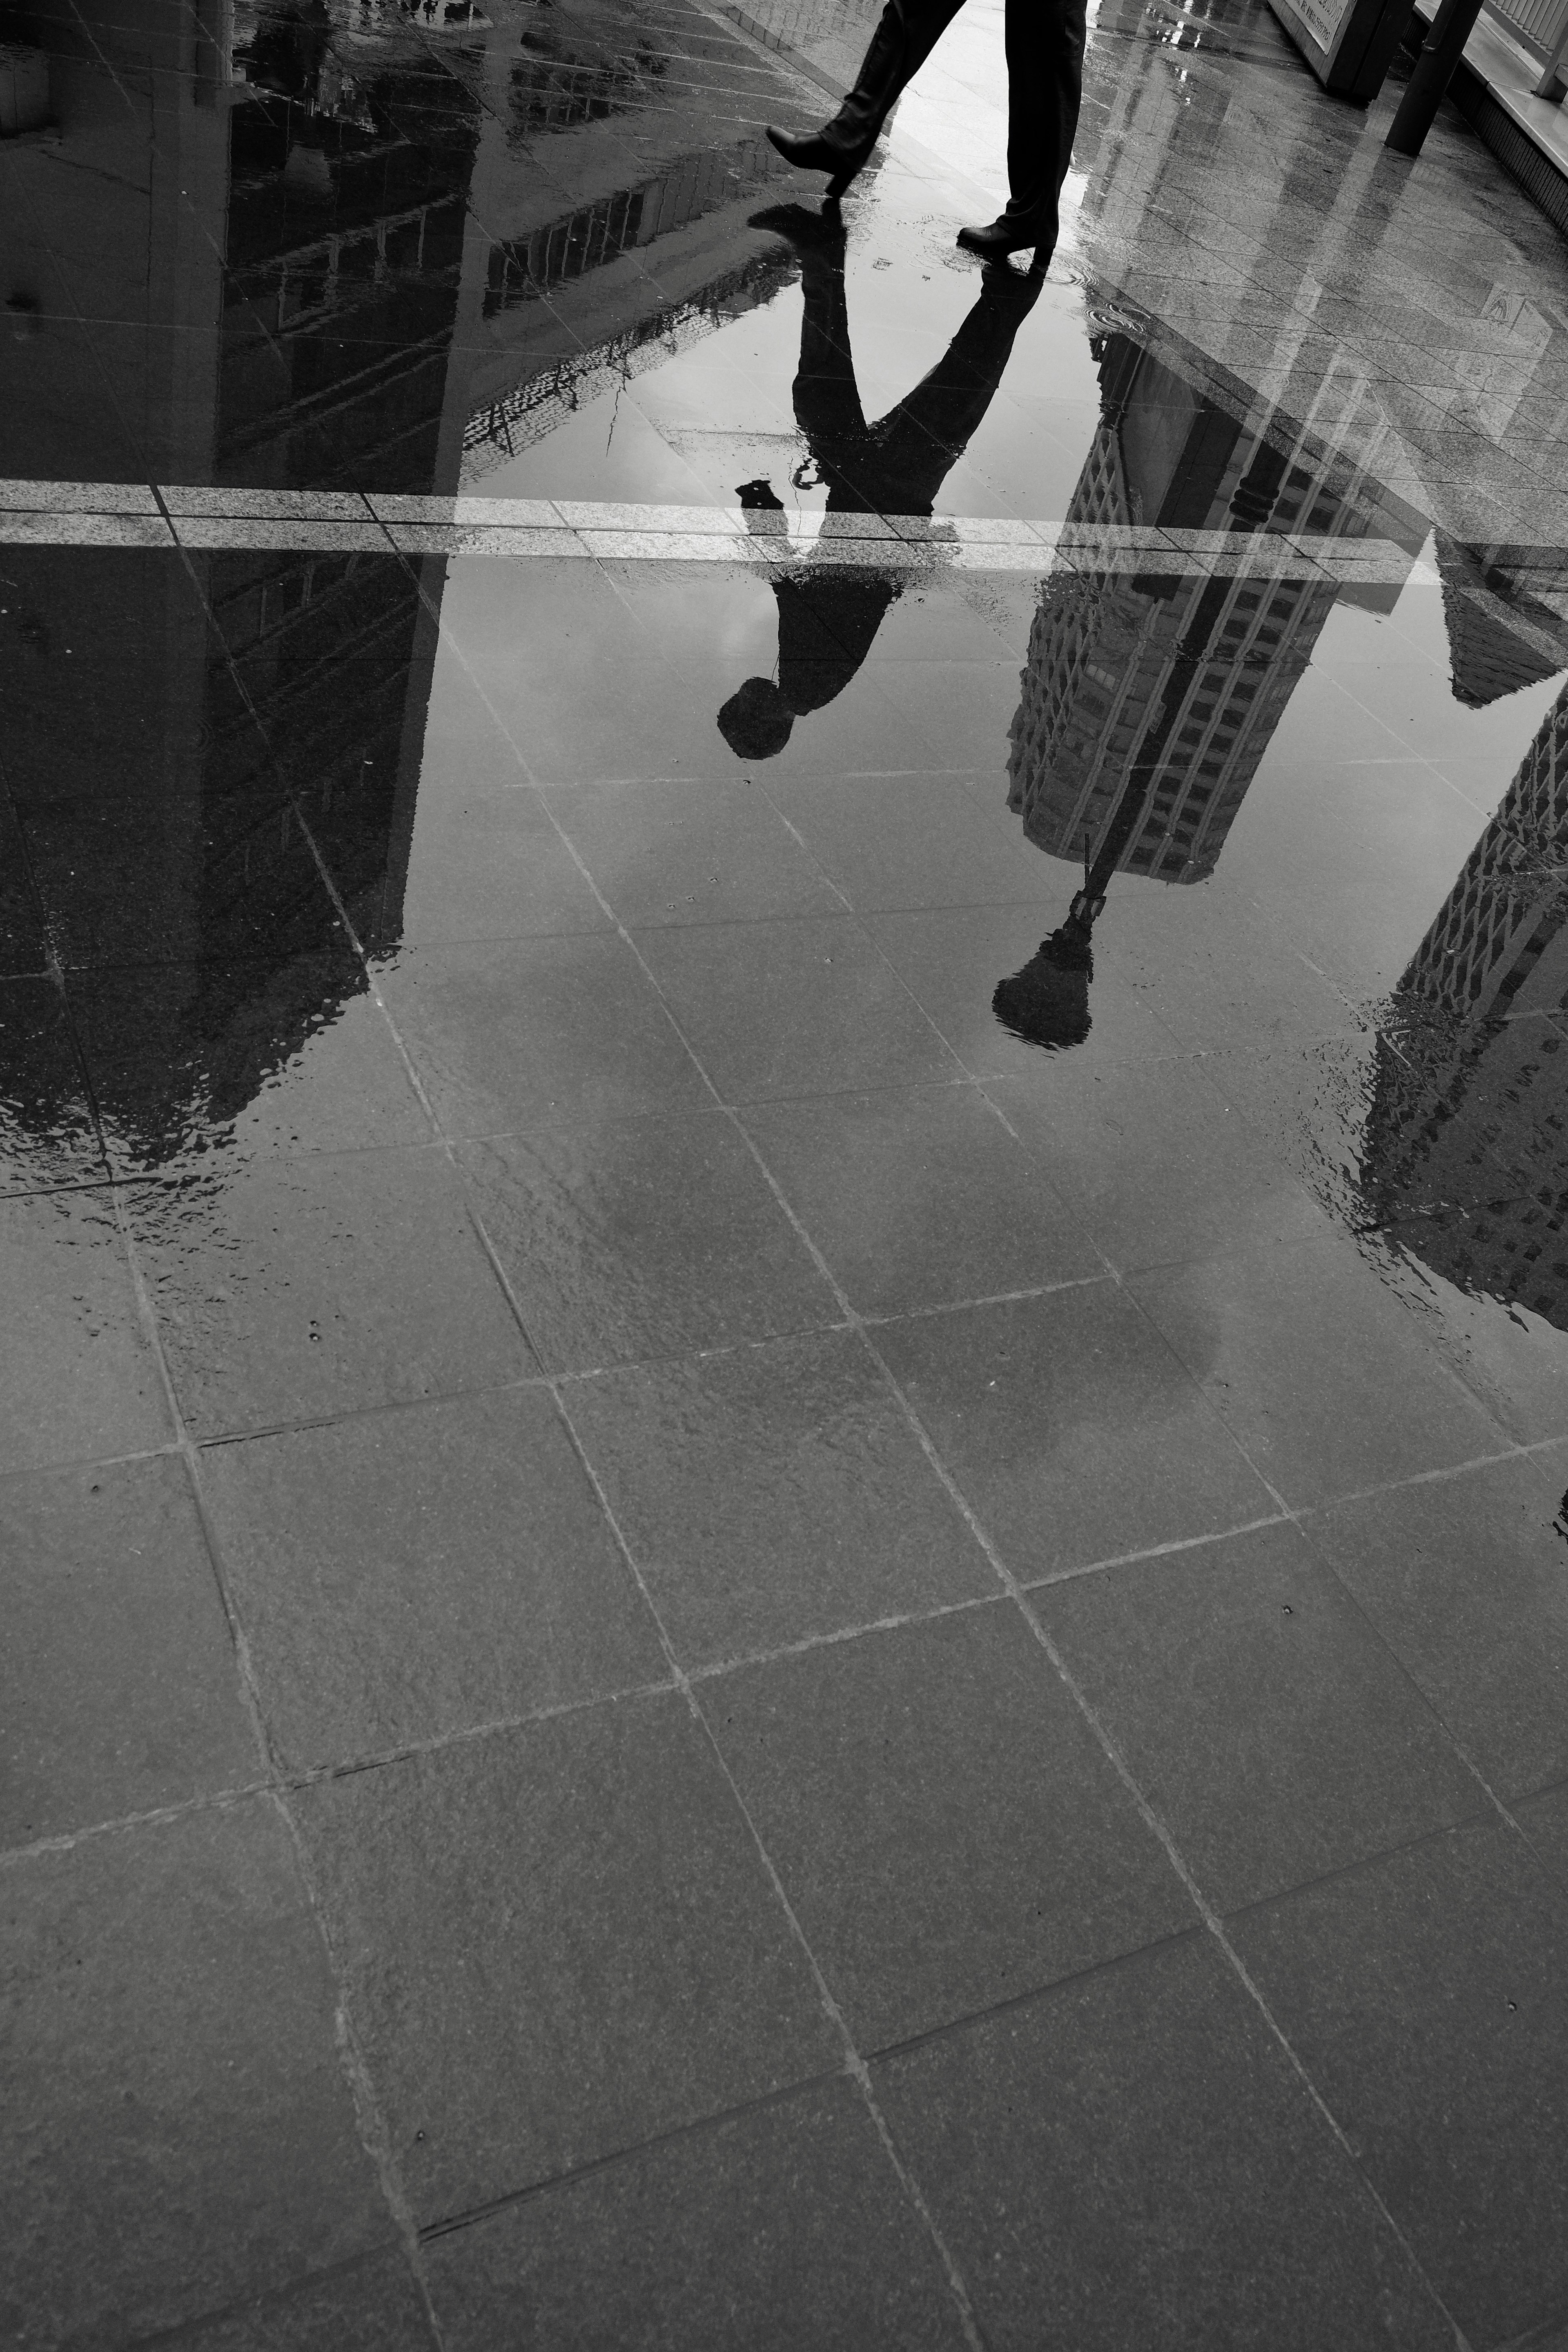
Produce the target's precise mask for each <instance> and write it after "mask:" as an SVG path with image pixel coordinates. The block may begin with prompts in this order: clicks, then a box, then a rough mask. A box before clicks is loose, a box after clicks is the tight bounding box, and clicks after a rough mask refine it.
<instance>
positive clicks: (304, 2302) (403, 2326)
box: [161, 2248, 437, 2352]
mask: <svg viewBox="0 0 1568 2352" xmlns="http://www.w3.org/2000/svg"><path fill="white" fill-rule="evenodd" d="M161 2340H163V2341H167V2342H170V2343H171V2345H172V2346H178V2347H179V2352H435V2347H436V2341H437V2339H436V2336H435V2335H434V2334H433V2332H432V2330H431V2326H430V2315H429V2313H428V2311H427V2310H426V2305H425V2300H424V2296H423V2295H422V2294H421V2292H420V2289H419V2285H418V2283H417V2281H416V2278H415V2276H414V2273H413V2272H412V2271H411V2270H410V2268H409V2266H408V2259H407V2256H406V2255H405V2253H404V2252H403V2251H402V2249H401V2248H396V2249H391V2248H389V2249H388V2250H387V2251H386V2252H383V2253H377V2254H373V2255H371V2256H370V2257H369V2258H368V2259H367V2260H365V2261H363V2262H358V2263H349V2264H346V2265H345V2266H344V2267H343V2268H342V2269H341V2270H335V2271H329V2272H327V2273H325V2275H324V2276H321V2277H316V2278H307V2279H301V2280H300V2282H299V2283H298V2284H296V2285H294V2286H292V2287H289V2288H286V2289H285V2290H284V2291H283V2292H282V2293H281V2294H268V2295H258V2296H257V2297H255V2298H254V2299H253V2300H251V2301H249V2302H247V2303H241V2304H238V2305H235V2306H234V2307H233V2308H232V2309H230V2310H228V2311H225V2312H220V2313H218V2314H217V2315H216V2316H215V2317H213V2318H211V2319H207V2320H205V2321H198V2322H197V2324H196V2325H195V2326H194V2327H189V2328H182V2329H181V2330H180V2332H179V2334H178V2336H174V2337H173V2338H163V2339H161Z"/></svg>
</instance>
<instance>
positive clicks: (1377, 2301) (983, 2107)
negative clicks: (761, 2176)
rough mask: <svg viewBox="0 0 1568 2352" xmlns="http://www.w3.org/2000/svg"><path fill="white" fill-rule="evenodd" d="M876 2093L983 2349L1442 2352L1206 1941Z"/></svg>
mask: <svg viewBox="0 0 1568 2352" xmlns="http://www.w3.org/2000/svg"><path fill="white" fill-rule="evenodd" d="M872 2080H873V2085H874V2087H875V2089H876V2092H877V2095H878V2096H879V2099H880V2100H881V2102H882V2105H883V2107H884V2109H885V2111H886V2113H887V2116H888V2118H889V2122H890V2124H891V2126H892V2129H893V2134H894V2137H895V2139H896V2141H897V2143H898V2146H899V2147H900V2152H901V2153H902V2155H903V2156H904V2158H905V2159H906V2161H907V2162H908V2163H909V2165H910V2168H911V2170H912V2172H913V2174H914V2176H915V2179H917V2180H918V2181H919V2182H920V2184H921V2189H922V2190H923V2192H924V2194H925V2196H926V2198H927V2200H928V2201H929V2203H930V2205H931V2212H932V2215H933V2218H934V2219H935V2221H936V2224H937V2227H938V2228H939V2229H940V2230H941V2231H942V2234H943V2237H944V2238H945V2239H946V2242H947V2243H948V2245H949V2246H950V2247H951V2248H952V2252H953V2254H954V2256H955V2258H956V2260H957V2262H958V2263H959V2266H960V2268H961V2270H962V2272H963V2276H964V2278H965V2280H966V2281H967V2282H968V2284H969V2286H970V2291H971V2293H972V2294H973V2298H974V2305H975V2316H976V2318H977V2320H978V2323H979V2326H980V2328H981V2330H982V2332H983V2336H984V2342H985V2343H986V2344H987V2345H989V2346H994V2347H995V2348H996V2352H1024V2347H1034V2346H1037V2345H1039V2344H1043V2343H1061V2344H1070V2345H1072V2346H1073V2347H1075V2352H1125V2347H1127V2346H1129V2345H1131V2344H1154V2343H1158V2344H1160V2345H1162V2346H1166V2347H1173V2352H1174V2347H1188V2346H1190V2347H1193V2352H1200V2348H1201V2347H1208V2346H1210V2345H1215V2344H1225V2345H1227V2346H1247V2347H1256V2352H1264V2347H1268V2352H1283V2347H1290V2348H1291V2352H1317V2348H1318V2347H1320V2346H1321V2345H1323V2344H1325V2343H1332V2344H1335V2345H1339V2346H1346V2347H1352V2346H1353V2347H1357V2352H1374V2347H1376V2352H1382V2347H1386V2346H1393V2345H1397V2346H1398V2347H1400V2352H1438V2347H1440V2346H1447V2345H1448V2344H1450V2343H1451V2342H1452V2340H1453V2331H1452V2329H1451V2328H1450V2327H1449V2326H1447V2324H1446V2323H1445V2321H1444V2319H1443V2316H1442V2314H1441V2312H1440V2310H1439V2309H1438V2308H1437V2306H1436V2304H1435V2303H1434V2301H1433V2300H1432V2298H1431V2297H1430V2296H1429V2294H1427V2292H1426V2289H1425V2287H1424V2286H1423V2284H1422V2282H1421V2280H1420V2278H1419V2275H1418V2274H1417V2273H1416V2272H1415V2269H1414V2267H1413V2265H1412V2264H1411V2263H1410V2261H1409V2259H1408V2257H1407V2256H1406V2254H1405V2252H1404V2250H1403V2248H1402V2247H1401V2246H1400V2244H1399V2242H1398V2241H1397V2239H1396V2238H1395V2237H1394V2233H1393V2231H1391V2230H1389V2229H1388V2228H1387V2226H1386V2225H1385V2224H1384V2222H1383V2221H1381V2219H1380V2217H1379V2215H1378V2213H1377V2210H1376V2208H1375V2206H1374V2205H1373V2200H1372V2199H1371V2198H1370V2197H1369V2196H1368V2195H1367V2193H1366V2189H1365V2186H1364V2184H1363V2181H1362V2180H1361V2179H1360V2178H1359V2177H1358V2175H1357V2173H1356V2170H1355V2168H1354V2166H1353V2164H1352V2162H1351V2161H1350V2160H1349V2158H1346V2156H1345V2155H1344V2154H1343V2152H1342V2149H1341V2148H1340V2147H1338V2146H1337V2144H1336V2143H1335V2141H1334V2138H1333V2137H1332V2135H1331V2133H1330V2132H1329V2130H1328V2129H1327V2128H1326V2126H1324V2124H1323V2122H1322V2120H1321V2116H1319V2115H1318V2113H1317V2111H1316V2110H1315V2108H1314V2107H1313V2105H1312V2104H1311V2101H1310V2098H1309V2097H1308V2096H1307V2095H1306V2093H1305V2091H1304V2090H1303V2089H1302V2087H1301V2084H1300V2082H1299V2080H1298V2078H1297V2076H1296V2075H1295V2074H1294V2073H1293V2071H1292V2069H1291V2067H1290V2064H1289V2060H1288V2059H1287V2058H1286V2057H1285V2055H1284V2053H1283V2052H1281V2050H1280V2049H1279V2045H1278V2043H1277V2042H1275V2040H1274V2038H1273V2036H1272V2035H1271V2034H1270V2033H1269V2032H1268V2026H1267V2024H1266V2023H1265V2021H1264V2020H1263V2019H1262V2018H1261V2017H1260V2016H1259V2015H1258V2011H1257V2010H1256V2008H1255V2007H1254V2005H1253V2004H1252V2003H1251V2002H1250V2001H1249V2000H1247V1995H1246V1994H1245V1992H1244V1991H1243V1990H1242V1989H1241V1987H1240V1985H1239V1984H1238V1983H1237V1980H1236V1978H1235V1976H1234V1975H1233V1974H1232V1973H1231V1971H1230V1970H1229V1969H1227V1968H1226V1965H1225V1962H1224V1960H1223V1958H1221V1956H1220V1954H1219V1953H1218V1951H1217V1950H1216V1948H1215V1946H1214V1944H1213V1943H1212V1942H1211V1940H1210V1939H1209V1938H1208V1937H1206V1936H1205V1935H1203V1934H1202V1933H1201V1932H1200V1933H1199V1934H1196V1935H1194V1936H1189V1937H1182V1938H1180V1939H1178V1940H1176V1941H1174V1942H1173V1943H1170V1944H1167V1945H1164V1946H1163V1947H1161V1948H1158V1949H1156V1950H1153V1951H1149V1952H1144V1953H1141V1954H1140V1955H1139V1956H1138V1957H1137V1958H1133V1959H1131V1960H1127V1961H1124V1962H1122V1963H1121V1964H1120V1965H1118V1966H1116V1967H1113V1968H1110V1969H1101V1970H1100V1971H1098V1972H1096V1973H1094V1974H1092V1975H1090V1976H1089V1977H1086V1978H1082V1979H1077V1980H1075V1981H1074V1982H1072V1983H1070V1984H1066V1985H1060V1986H1058V1987H1057V1988H1056V1989H1055V1990H1052V1991H1050V1992H1047V1993H1046V1994H1044V1995H1042V1996H1041V1997H1039V1998H1038V1999H1037V2000H1031V2001H1026V2002H1023V2003H1020V2004H1019V2005H1017V2006H1016V2007H1014V2008H1011V2009H1008V2010H1005V2011H1003V2012H1002V2013H1001V2014H1000V2015H999V2016H995V2017H992V2018H988V2019H984V2020H983V2021H980V2022H979V2023H977V2024H974V2025H972V2026H968V2027H966V2028H963V2029H962V2030H961V2031H959V2032H955V2033H947V2034H942V2035H939V2036H937V2037H936V2038H935V2039H934V2040H931V2041H930V2042H923V2043H917V2044H916V2045H915V2046H914V2047H913V2048H912V2049H910V2050H907V2051H900V2052H897V2053H894V2054H893V2055H891V2056H890V2057H888V2058H885V2059H883V2060H881V2061H880V2062H879V2063H878V2064H877V2065H876V2066H875V2067H874V2069H873V2073H872Z"/></svg>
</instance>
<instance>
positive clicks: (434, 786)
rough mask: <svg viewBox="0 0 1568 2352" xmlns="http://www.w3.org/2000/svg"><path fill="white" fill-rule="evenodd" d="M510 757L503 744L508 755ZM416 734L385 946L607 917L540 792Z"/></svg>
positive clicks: (462, 748)
mask: <svg viewBox="0 0 1568 2352" xmlns="http://www.w3.org/2000/svg"><path fill="white" fill-rule="evenodd" d="M508 756H509V758H510V750H509V752H508ZM476 764H477V763H476V762H475V761H474V759H473V757H472V754H471V752H470V751H469V749H468V745H467V744H466V743H463V742H456V743H454V742H452V741H451V740H449V739H448V740H438V741H437V742H435V743H432V741H431V740H430V738H429V737H428V736H426V744H425V767H424V772H423V773H422V775H421V777H420V780H419V806H418V809H417V811H416V815H415V820H414V847H413V852H412V855H411V856H410V860H409V877H408V883H407V887H406V888H405V891H404V894H403V904H402V908H401V909H400V913H399V919H398V921H397V924H396V927H395V929H396V937H395V940H392V939H389V940H387V942H386V944H387V945H388V946H392V945H395V944H398V943H401V944H403V945H404V946H407V947H430V946H436V945H441V944H447V943H450V942H455V941H460V940H514V939H531V938H533V937H535V936H537V935H538V934H540V933H552V932H557V931H604V930H608V929H609V928H610V918H609V916H608V915H607V914H606V913H605V909H604V908H603V907H601V906H600V904H599V902H598V899H597V898H595V895H594V889H593V885H592V884H591V883H590V882H589V880H588V878H587V877H586V876H585V875H584V872H583V869H582V867H581V866H579V865H578V863H577V861H576V859H575V858H574V856H573V855H572V852H571V850H570V849H569V848H568V847H567V845H566V844H565V843H564V842H563V840H562V838H561V835H560V834H559V833H558V832H557V831H556V828H555V826H554V824H553V823H552V820H551V816H550V812H549V810H548V808H547V807H546V806H545V804H544V802H543V800H542V797H541V795H540V794H539V793H536V792H533V791H531V789H530V788H529V787H528V786H526V785H525V784H524V783H523V782H522V778H521V771H519V772H518V773H517V775H516V777H515V778H512V777H510V776H508V775H507V774H506V773H505V772H504V770H502V772H500V774H492V773H491V772H489V771H488V770H486V771H483V772H480V773H479V775H478V776H476V773H475V769H476Z"/></svg>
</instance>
